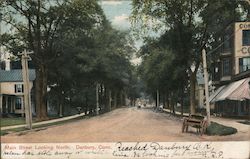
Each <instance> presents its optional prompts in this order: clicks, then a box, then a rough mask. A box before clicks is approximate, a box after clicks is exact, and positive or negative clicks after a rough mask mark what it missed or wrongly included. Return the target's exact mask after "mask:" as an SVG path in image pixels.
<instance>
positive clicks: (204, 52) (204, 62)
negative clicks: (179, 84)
mask: <svg viewBox="0 0 250 159" xmlns="http://www.w3.org/2000/svg"><path fill="white" fill-rule="evenodd" d="M202 57H203V70H204V81H205V95H206V111H207V123H208V125H210V105H209V101H208V98H209V94H208V73H207V58H206V50H205V49H203V50H202Z"/></svg>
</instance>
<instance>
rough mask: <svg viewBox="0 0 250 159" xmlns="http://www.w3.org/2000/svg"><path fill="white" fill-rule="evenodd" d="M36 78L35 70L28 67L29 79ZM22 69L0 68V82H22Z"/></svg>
mask: <svg viewBox="0 0 250 159" xmlns="http://www.w3.org/2000/svg"><path fill="white" fill-rule="evenodd" d="M35 78H36V72H35V70H34V69H29V80H30V81H34V80H35ZM22 81H23V76H22V70H21V69H17V70H9V71H6V70H0V82H22Z"/></svg>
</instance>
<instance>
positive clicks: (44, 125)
mask: <svg viewBox="0 0 250 159" xmlns="http://www.w3.org/2000/svg"><path fill="white" fill-rule="evenodd" d="M87 118H89V117H87V116H85V117H77V118H74V119H69V120H65V121H58V122H55V123H49V124H42V125H36V126H33V127H32V128H33V129H37V131H39V128H46V127H49V126H53V125H60V124H66V123H70V122H74V121H78V120H82V119H87ZM14 119H17V118H14ZM18 119H22V120H23V123H21V122H20V124H24V123H25V119H24V118H18ZM1 120H2V119H1ZM22 120H20V121H22ZM20 124H19V125H20ZM14 125H17V124H15V123H14ZM26 130H28V129H27V128H25V127H22V128H15V129H11V130H2V131H0V136H3V135H6V134H9V133H11V132H20V131H21V132H22V131H26Z"/></svg>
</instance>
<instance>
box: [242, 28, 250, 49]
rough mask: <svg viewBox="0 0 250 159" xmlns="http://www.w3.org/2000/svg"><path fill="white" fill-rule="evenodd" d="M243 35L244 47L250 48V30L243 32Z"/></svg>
mask: <svg viewBox="0 0 250 159" xmlns="http://www.w3.org/2000/svg"><path fill="white" fill-rule="evenodd" d="M242 34H243V38H242V45H243V46H250V30H243V31H242Z"/></svg>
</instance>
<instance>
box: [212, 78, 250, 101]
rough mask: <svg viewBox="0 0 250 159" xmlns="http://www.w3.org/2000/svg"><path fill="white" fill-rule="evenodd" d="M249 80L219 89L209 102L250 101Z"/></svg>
mask: <svg viewBox="0 0 250 159" xmlns="http://www.w3.org/2000/svg"><path fill="white" fill-rule="evenodd" d="M249 81H250V78H245V79H242V80H239V81H235V82H232V83H230V84H228V85H225V86H222V87H219V88H218V89H217V90H216V91H215V92H214V93H213V94H212V95H211V96H210V97H209V102H211V103H214V102H217V101H223V100H226V99H229V100H245V99H250V90H249V84H248V83H249Z"/></svg>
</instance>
